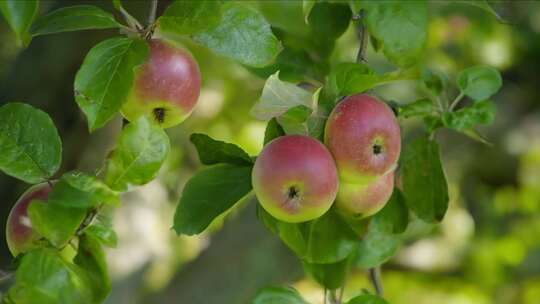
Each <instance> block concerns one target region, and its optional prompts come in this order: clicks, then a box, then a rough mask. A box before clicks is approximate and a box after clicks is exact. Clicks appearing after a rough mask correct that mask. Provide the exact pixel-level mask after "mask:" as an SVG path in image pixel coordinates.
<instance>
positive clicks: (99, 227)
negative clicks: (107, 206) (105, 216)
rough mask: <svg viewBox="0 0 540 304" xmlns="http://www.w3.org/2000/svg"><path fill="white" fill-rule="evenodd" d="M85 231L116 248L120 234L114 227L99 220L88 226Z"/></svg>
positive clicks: (106, 244)
mask: <svg viewBox="0 0 540 304" xmlns="http://www.w3.org/2000/svg"><path fill="white" fill-rule="evenodd" d="M84 233H85V234H86V235H88V236H92V237H93V238H95V239H97V240H99V241H100V242H101V244H103V245H105V246H107V247H111V248H115V247H116V245H117V244H118V236H117V235H116V232H114V230H113V229H112V227H108V226H106V225H104V224H102V223H99V222H98V223H96V224H92V225H90V226H88V227H86V229H85V230H84Z"/></svg>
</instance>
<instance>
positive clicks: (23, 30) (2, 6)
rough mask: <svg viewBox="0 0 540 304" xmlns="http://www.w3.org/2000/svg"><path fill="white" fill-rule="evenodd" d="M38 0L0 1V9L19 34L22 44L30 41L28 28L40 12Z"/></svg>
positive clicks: (18, 37) (17, 34)
mask: <svg viewBox="0 0 540 304" xmlns="http://www.w3.org/2000/svg"><path fill="white" fill-rule="evenodd" d="M38 3H39V2H38V0H25V1H21V0H2V1H0V11H1V12H2V14H3V15H4V18H6V21H7V23H8V24H9V26H10V27H11V29H12V30H13V31H14V32H15V35H16V36H17V41H18V43H19V44H21V45H25V46H26V45H28V43H30V39H31V37H30V35H29V34H28V30H29V29H30V26H31V25H32V22H33V21H34V18H35V17H36V15H37V12H38Z"/></svg>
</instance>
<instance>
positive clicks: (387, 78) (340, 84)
mask: <svg viewBox="0 0 540 304" xmlns="http://www.w3.org/2000/svg"><path fill="white" fill-rule="evenodd" d="M415 78H416V75H413V73H410V72H409V71H398V72H397V73H395V72H393V73H386V74H383V75H377V74H375V72H374V71H373V70H372V69H371V68H370V67H369V66H367V65H365V64H363V63H340V64H338V65H337V66H336V67H335V68H334V69H333V70H332V71H331V73H330V75H329V76H328V86H329V88H328V89H329V91H330V94H332V95H333V96H336V97H339V96H344V95H352V94H357V93H362V92H365V91H367V90H369V89H371V88H373V87H376V86H378V85H381V84H385V83H388V82H391V81H399V80H409V79H415Z"/></svg>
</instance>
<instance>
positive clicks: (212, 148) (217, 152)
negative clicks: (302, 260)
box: [190, 133, 253, 165]
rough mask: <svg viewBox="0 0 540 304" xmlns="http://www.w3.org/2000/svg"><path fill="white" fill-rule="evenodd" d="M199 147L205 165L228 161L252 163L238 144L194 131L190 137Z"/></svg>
mask: <svg viewBox="0 0 540 304" xmlns="http://www.w3.org/2000/svg"><path fill="white" fill-rule="evenodd" d="M190 140H191V142H192V143H193V144H194V145H195V147H196V148H197V152H198V153H199V158H200V160H201V162H202V163H203V164H205V165H215V164H219V163H226V164H231V165H251V164H253V161H252V160H251V157H249V155H248V154H247V153H246V152H245V151H244V150H242V148H240V147H238V146H237V145H234V144H230V143H226V142H224V141H220V140H215V139H213V138H211V137H210V136H208V135H206V134H199V133H194V134H191V137H190Z"/></svg>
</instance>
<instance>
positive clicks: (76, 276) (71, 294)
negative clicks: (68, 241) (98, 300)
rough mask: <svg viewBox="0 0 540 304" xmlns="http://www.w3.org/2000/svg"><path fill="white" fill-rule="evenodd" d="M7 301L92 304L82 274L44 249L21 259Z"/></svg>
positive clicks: (47, 303) (55, 252)
mask: <svg viewBox="0 0 540 304" xmlns="http://www.w3.org/2000/svg"><path fill="white" fill-rule="evenodd" d="M8 298H9V299H10V300H11V301H12V302H13V303H17V304H37V303H39V304H58V303H80V304H91V303H94V302H93V301H91V299H92V292H91V290H90V289H89V288H88V285H87V281H86V279H85V276H84V275H83V273H82V271H81V270H80V269H79V268H78V267H77V266H75V265H73V264H71V263H68V262H67V261H65V260H64V259H63V258H62V257H61V256H60V254H59V252H57V251H56V250H53V249H48V248H42V249H38V250H34V251H30V252H29V253H27V254H26V255H24V256H23V258H22V259H21V263H20V265H19V267H18V269H17V272H16V274H15V284H14V285H13V286H12V287H11V289H10V290H9V291H8Z"/></svg>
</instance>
